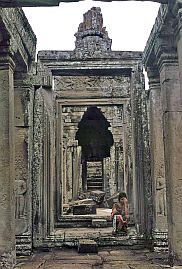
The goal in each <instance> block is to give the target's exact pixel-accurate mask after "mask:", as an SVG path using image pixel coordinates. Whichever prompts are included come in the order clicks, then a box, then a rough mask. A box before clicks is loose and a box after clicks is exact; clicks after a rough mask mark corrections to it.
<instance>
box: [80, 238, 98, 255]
mask: <svg viewBox="0 0 182 269" xmlns="http://www.w3.org/2000/svg"><path fill="white" fill-rule="evenodd" d="M78 253H98V245H97V243H96V242H95V241H94V240H91V239H81V240H79V242H78Z"/></svg>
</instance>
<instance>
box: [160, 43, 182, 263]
mask: <svg viewBox="0 0 182 269" xmlns="http://www.w3.org/2000/svg"><path fill="white" fill-rule="evenodd" d="M168 49H169V48H168V46H167V44H166V43H165V44H164V43H163V44H162V49H161V48H160V51H162V53H161V54H160V53H159V54H160V55H159V58H158V59H159V61H158V64H159V67H160V83H161V97H162V106H163V129H164V147H165V148H164V155H165V172H166V188H167V208H168V210H167V212H168V238H169V259H170V262H171V264H174V263H178V262H179V263H182V218H181V208H182V199H181V197H182V135H181V133H182V91H181V87H180V78H179V66H178V61H177V57H176V56H177V55H176V54H175V51H172V49H171V51H170V50H168Z"/></svg>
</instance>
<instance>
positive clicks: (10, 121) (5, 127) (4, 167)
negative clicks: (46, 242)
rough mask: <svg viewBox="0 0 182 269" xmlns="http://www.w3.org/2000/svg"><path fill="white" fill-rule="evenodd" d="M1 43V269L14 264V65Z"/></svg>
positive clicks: (7, 268)
mask: <svg viewBox="0 0 182 269" xmlns="http://www.w3.org/2000/svg"><path fill="white" fill-rule="evenodd" d="M2 43H3V41H2V42H1V44H0V48H1V50H0V89H1V94H0V126H1V128H0V216H1V219H0V268H4V269H10V268H14V265H15V256H16V254H15V219H14V210H15V208H14V204H15V199H14V87H13V73H14V67H15V65H14V62H13V60H12V58H11V54H10V53H9V47H8V44H7V43H6V45H7V46H1V45H2Z"/></svg>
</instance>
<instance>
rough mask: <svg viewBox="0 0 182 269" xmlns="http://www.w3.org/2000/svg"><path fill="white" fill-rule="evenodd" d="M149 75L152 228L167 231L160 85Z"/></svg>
mask: <svg viewBox="0 0 182 269" xmlns="http://www.w3.org/2000/svg"><path fill="white" fill-rule="evenodd" d="M148 77H149V90H150V93H149V123H150V145H151V163H152V165H151V166H152V167H151V175H152V179H153V200H154V208H155V215H154V229H155V232H156V233H157V232H158V231H159V232H166V231H167V208H166V182H165V163H164V142H163V123H162V120H163V118H162V115H163V113H162V103H161V86H160V79H159V75H158V74H157V75H156V74H155V71H154V70H153V71H151V70H149V71H148Z"/></svg>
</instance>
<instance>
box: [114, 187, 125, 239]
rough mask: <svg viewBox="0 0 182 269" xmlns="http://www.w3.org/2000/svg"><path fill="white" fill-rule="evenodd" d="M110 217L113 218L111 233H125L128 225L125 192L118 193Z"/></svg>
mask: <svg viewBox="0 0 182 269" xmlns="http://www.w3.org/2000/svg"><path fill="white" fill-rule="evenodd" d="M111 218H112V220H113V233H117V232H118V233H119V232H121V233H123V234H127V227H128V219H129V214H128V199H127V196H126V193H125V192H121V193H119V196H118V202H117V203H115V204H114V205H113V208H112V213H111Z"/></svg>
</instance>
